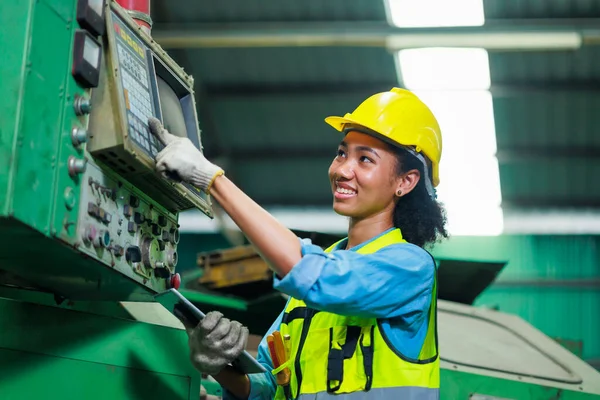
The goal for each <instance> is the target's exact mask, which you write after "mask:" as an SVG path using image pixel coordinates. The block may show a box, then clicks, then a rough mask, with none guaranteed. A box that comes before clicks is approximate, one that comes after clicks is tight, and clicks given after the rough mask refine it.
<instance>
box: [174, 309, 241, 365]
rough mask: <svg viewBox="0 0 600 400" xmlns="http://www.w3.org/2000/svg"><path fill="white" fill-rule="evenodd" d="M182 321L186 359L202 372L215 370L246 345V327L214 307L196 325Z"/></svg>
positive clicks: (231, 358)
mask: <svg viewBox="0 0 600 400" xmlns="http://www.w3.org/2000/svg"><path fill="white" fill-rule="evenodd" d="M183 322H184V325H186V330H187V333H188V338H189V340H188V344H189V347H190V359H191V360H192V364H193V365H194V367H195V368H196V369H197V370H198V371H200V372H202V373H205V374H208V375H215V374H218V373H219V372H221V370H222V369H223V368H225V367H226V366H227V365H228V364H229V363H231V362H232V361H234V360H235V359H236V358H238V357H239V355H240V354H241V353H242V352H243V351H244V349H245V348H246V342H247V341H248V328H246V327H245V326H242V324H240V323H239V322H237V321H231V320H229V319H227V318H224V317H223V314H221V313H220V312H218V311H212V312H209V313H208V314H206V317H204V319H202V321H200V323H199V324H198V326H196V327H190V326H188V324H186V322H185V321H183Z"/></svg>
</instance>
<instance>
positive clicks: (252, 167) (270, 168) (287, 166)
mask: <svg viewBox="0 0 600 400" xmlns="http://www.w3.org/2000/svg"><path fill="white" fill-rule="evenodd" d="M332 159H333V156H332V157H331V159H324V158H321V159H313V160H310V159H308V160H300V159H286V158H285V153H283V157H282V156H280V157H279V158H278V161H277V162H274V161H273V160H269V159H263V160H252V161H238V160H235V159H233V160H232V165H233V167H232V168H230V172H228V175H231V176H232V180H233V181H234V182H235V183H236V184H237V185H239V186H240V187H241V189H242V190H243V191H244V192H245V193H246V194H247V195H248V196H250V197H251V198H252V199H254V200H255V201H257V202H258V203H259V204H263V205H266V204H270V205H274V204H275V205H282V206H285V205H295V206H305V207H309V206H310V205H311V204H320V205H322V204H331V202H332V201H333V196H332V194H331V187H330V185H329V178H328V174H327V170H328V168H329V165H330V163H331V160H332ZM309 160H310V161H309Z"/></svg>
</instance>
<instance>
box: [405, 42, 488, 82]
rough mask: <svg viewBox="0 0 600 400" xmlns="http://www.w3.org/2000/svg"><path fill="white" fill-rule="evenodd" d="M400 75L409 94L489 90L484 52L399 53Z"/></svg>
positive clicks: (418, 51) (443, 49)
mask: <svg viewBox="0 0 600 400" xmlns="http://www.w3.org/2000/svg"><path fill="white" fill-rule="evenodd" d="M398 67H399V68H398V71H399V72H400V73H401V75H402V77H401V79H400V80H401V81H402V82H404V86H405V87H406V88H407V89H410V90H431V89H433V90H447V89H460V90H472V89H489V88H490V66H489V62H488V53H487V51H486V50H485V49H456V48H434V47H432V48H426V49H407V50H400V52H399V53H398Z"/></svg>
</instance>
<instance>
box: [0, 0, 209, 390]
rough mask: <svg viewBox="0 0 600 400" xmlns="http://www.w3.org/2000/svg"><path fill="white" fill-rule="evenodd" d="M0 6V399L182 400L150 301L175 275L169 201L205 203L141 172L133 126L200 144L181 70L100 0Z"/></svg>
mask: <svg viewBox="0 0 600 400" xmlns="http://www.w3.org/2000/svg"><path fill="white" fill-rule="evenodd" d="M0 9H1V11H0V49H2V53H3V56H2V62H0V82H1V83H0V325H1V326H2V329H1V330H0V370H1V371H2V375H3V379H2V380H1V382H0V398H2V399H3V400H4V399H11V400H12V399H32V398H46V399H63V400H65V399H66V400H70V399H73V400H75V399H77V400H79V399H84V398H85V399H107V398H110V399H113V400H121V399H122V400H126V399H134V398H144V399H152V398H169V399H198V396H199V394H200V378H201V377H200V374H199V373H198V372H197V371H195V370H194V369H193V367H192V365H191V363H190V362H189V351H188V348H187V335H186V334H185V331H184V330H183V329H182V326H181V325H180V324H179V322H178V321H177V320H176V319H175V318H174V317H173V316H172V315H171V314H169V313H168V312H166V310H164V309H162V308H161V306H160V305H159V304H157V303H152V300H153V295H154V294H156V293H158V292H162V291H164V290H166V289H168V288H170V287H177V286H178V284H179V275H178V274H177V273H176V264H177V258H178V257H177V246H178V242H179V230H178V220H179V212H180V211H182V210H186V209H190V208H197V209H200V210H201V211H202V212H203V213H204V214H206V215H207V216H208V217H211V216H212V210H211V203H210V198H209V197H207V196H206V195H205V194H203V193H200V192H199V191H197V190H196V189H194V188H192V187H190V186H186V185H184V184H181V183H176V182H168V181H166V180H165V179H163V178H162V177H160V176H159V175H157V174H156V173H155V172H154V167H155V166H154V161H153V158H154V157H153V156H154V155H155V154H156V152H158V151H160V149H161V148H162V146H161V145H160V143H156V142H154V141H153V140H152V138H151V137H150V136H149V134H148V131H147V126H146V123H147V118H148V117H149V116H154V117H157V118H159V119H161V120H162V121H163V123H164V124H165V126H166V127H167V128H168V129H169V130H171V131H172V132H173V133H174V134H177V135H182V136H183V135H185V136H187V137H189V138H190V140H191V141H192V142H193V143H194V144H195V145H196V146H198V148H199V149H202V145H201V140H200V130H199V125H198V119H197V115H196V104H195V101H194V92H193V79H192V78H191V77H190V76H188V75H187V74H185V73H184V72H183V70H182V69H181V68H180V67H179V66H178V65H177V64H176V63H175V62H174V61H173V60H172V59H171V58H170V57H169V56H168V55H167V54H166V53H165V52H164V51H163V50H162V49H161V48H160V47H159V46H158V45H157V44H156V43H155V42H154V41H153V40H152V39H151V38H150V37H149V36H148V35H146V34H145V33H144V32H143V31H141V30H140V29H139V28H138V25H137V24H136V23H135V22H134V21H133V20H132V19H131V18H130V17H129V15H128V14H127V13H126V12H125V11H124V10H123V9H122V8H121V7H120V6H119V5H118V4H116V3H114V2H113V1H108V2H106V1H97V0H89V1H87V0H37V1H9V2H2V6H0ZM90 16H91V19H90V20H86V19H85V18H86V17H90ZM82 17H83V19H82ZM98 22H100V23H98ZM64 300H67V301H64ZM134 311H135V312H134ZM165 312H166V314H165Z"/></svg>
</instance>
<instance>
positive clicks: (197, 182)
mask: <svg viewBox="0 0 600 400" xmlns="http://www.w3.org/2000/svg"><path fill="white" fill-rule="evenodd" d="M148 127H149V128H150V132H151V133H152V134H153V135H154V136H155V137H156V138H157V139H158V140H159V141H160V142H161V143H162V144H163V145H164V146H165V148H164V149H162V151H160V152H159V153H158V154H157V155H156V169H157V170H158V172H160V173H161V174H162V175H163V176H164V177H165V178H169V179H172V178H173V175H175V176H177V177H178V178H179V179H181V180H183V181H184V182H188V183H190V184H192V185H194V186H195V187H197V188H198V189H201V190H203V191H205V192H208V191H209V190H210V187H211V186H212V184H213V182H214V180H215V179H216V178H217V177H218V176H220V175H223V173H224V172H223V169H222V168H221V167H219V166H217V165H214V164H213V163H211V162H210V161H208V160H207V159H206V157H204V155H203V154H202V153H201V152H200V150H198V149H197V148H196V146H194V144H193V143H192V141H191V140H190V139H188V138H182V137H178V136H175V135H173V134H171V133H169V131H168V130H166V129H165V128H164V127H163V125H162V123H161V122H160V121H159V120H158V119H156V118H150V119H149V120H148Z"/></svg>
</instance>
